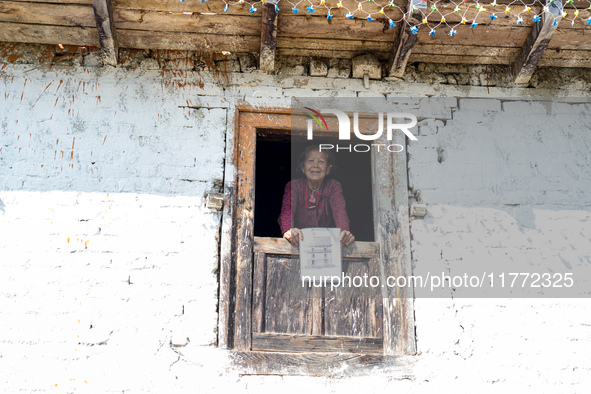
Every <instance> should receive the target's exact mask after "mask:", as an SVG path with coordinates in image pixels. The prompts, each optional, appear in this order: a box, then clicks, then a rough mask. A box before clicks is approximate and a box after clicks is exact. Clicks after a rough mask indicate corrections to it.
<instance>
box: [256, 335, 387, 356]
mask: <svg viewBox="0 0 591 394" xmlns="http://www.w3.org/2000/svg"><path fill="white" fill-rule="evenodd" d="M383 342H384V340H383V339H382V338H367V337H366V338H359V337H347V336H325V335H322V336H318V335H280V334H253V335H252V350H254V351H257V350H262V351H269V352H336V353H361V354H381V353H382V349H383V346H384V344H383Z"/></svg>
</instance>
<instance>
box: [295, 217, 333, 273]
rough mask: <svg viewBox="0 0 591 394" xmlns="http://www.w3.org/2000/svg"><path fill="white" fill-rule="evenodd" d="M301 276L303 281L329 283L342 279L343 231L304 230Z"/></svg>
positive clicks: (329, 229) (325, 229)
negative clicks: (333, 278)
mask: <svg viewBox="0 0 591 394" xmlns="http://www.w3.org/2000/svg"><path fill="white" fill-rule="evenodd" d="M302 234H303V235H304V240H303V241H300V275H301V277H302V281H307V282H327V281H330V277H331V276H336V277H339V278H340V277H341V271H342V266H341V243H340V242H339V238H340V236H341V229H339V228H328V227H317V228H305V229H303V230H302Z"/></svg>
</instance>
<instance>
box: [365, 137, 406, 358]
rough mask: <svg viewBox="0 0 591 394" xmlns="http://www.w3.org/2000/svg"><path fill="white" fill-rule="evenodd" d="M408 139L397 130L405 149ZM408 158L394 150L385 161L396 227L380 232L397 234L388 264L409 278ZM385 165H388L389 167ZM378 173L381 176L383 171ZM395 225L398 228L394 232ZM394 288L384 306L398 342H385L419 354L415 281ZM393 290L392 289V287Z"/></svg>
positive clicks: (396, 139) (401, 351)
mask: <svg viewBox="0 0 591 394" xmlns="http://www.w3.org/2000/svg"><path fill="white" fill-rule="evenodd" d="M406 140H407V139H406V136H405V135H404V134H403V133H396V134H394V139H393V141H392V143H394V144H398V145H401V146H403V147H404V151H405V152H406V150H407V145H406ZM406 159H407V156H406V155H405V154H391V155H390V157H389V159H387V160H386V159H385V160H384V161H383V163H384V165H387V166H388V167H390V171H391V174H392V175H393V177H392V179H393V181H394V182H393V186H394V190H393V191H394V205H393V207H394V210H393V211H390V212H388V214H389V215H390V214H394V215H396V217H395V221H394V223H393V224H394V227H392V228H388V227H381V228H380V232H381V234H382V236H387V237H392V236H394V246H395V260H394V261H393V262H392V263H393V264H390V265H389V267H388V268H389V272H390V275H394V276H396V277H400V276H403V277H405V278H408V277H409V276H410V275H412V273H413V270H412V259H411V249H410V237H411V235H410V218H409V212H410V209H409V206H408V197H409V196H408V191H409V187H408V165H407V161H406ZM383 168H384V169H385V168H387V167H383ZM376 175H378V176H380V173H379V171H378V172H377V174H376ZM382 176H383V175H382ZM374 179H375V178H374ZM385 179H387V178H382V179H381V180H380V181H379V182H378V183H379V184H380V188H382V187H383V186H385V185H383V184H382V183H381V182H382V181H383V180H385ZM388 189H389V188H388V187H386V190H388ZM383 190H384V189H382V191H383ZM376 193H377V192H376ZM383 197H384V196H382V198H381V201H380V204H382V203H383V202H384V201H387V198H383ZM388 208H389V207H385V206H384V205H380V210H376V211H375V212H379V213H381V212H382V210H383V209H388ZM381 224H382V226H383V225H384V224H386V223H385V222H382V223H381ZM392 229H394V233H393V234H392ZM381 240H382V241H383V238H381ZM382 283H384V282H382ZM393 290H394V291H393V293H394V295H395V296H396V299H394V297H392V294H391V295H390V297H389V299H388V301H389V303H388V305H387V308H384V317H385V318H384V320H385V321H387V320H388V319H392V320H391V322H392V323H393V328H394V329H393V331H392V332H391V333H392V339H393V341H394V342H393V343H392V342H390V343H386V341H384V343H385V345H393V346H392V348H391V349H389V350H391V351H393V352H394V353H397V354H415V353H416V352H417V344H416V337H415V309H414V287H413V286H412V285H411V286H405V287H398V286H396V287H395V288H394V289H393ZM389 291H391V289H390V290H389ZM392 301H395V303H394V305H392ZM386 309H388V314H386V311H385V310H386ZM384 337H385V335H384ZM384 339H385V338H384ZM385 353H386V354H390V352H389V351H386V352H385Z"/></svg>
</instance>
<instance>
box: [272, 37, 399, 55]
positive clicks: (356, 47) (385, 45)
mask: <svg viewBox="0 0 591 394" xmlns="http://www.w3.org/2000/svg"><path fill="white" fill-rule="evenodd" d="M392 47H393V44H392V43H390V42H384V41H363V40H343V41H340V42H338V43H335V40H334V39H320V38H314V39H311V38H284V37H277V48H298V49H306V50H312V49H320V50H335V49H336V50H339V51H366V52H374V51H377V52H388V51H389V50H391V49H392Z"/></svg>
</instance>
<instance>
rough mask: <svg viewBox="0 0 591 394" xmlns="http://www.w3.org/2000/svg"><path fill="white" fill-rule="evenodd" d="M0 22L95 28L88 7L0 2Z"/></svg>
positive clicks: (91, 11)
mask: <svg viewBox="0 0 591 394" xmlns="http://www.w3.org/2000/svg"><path fill="white" fill-rule="evenodd" d="M0 22H14V23H31V24H41V25H57V26H84V27H96V24H95V21H94V13H93V10H92V7H91V6H90V5H76V4H69V5H65V4H46V3H22V2H16V1H2V2H0Z"/></svg>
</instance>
